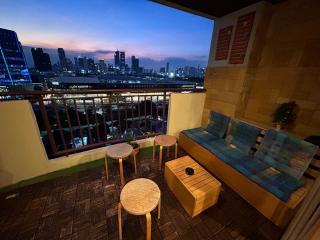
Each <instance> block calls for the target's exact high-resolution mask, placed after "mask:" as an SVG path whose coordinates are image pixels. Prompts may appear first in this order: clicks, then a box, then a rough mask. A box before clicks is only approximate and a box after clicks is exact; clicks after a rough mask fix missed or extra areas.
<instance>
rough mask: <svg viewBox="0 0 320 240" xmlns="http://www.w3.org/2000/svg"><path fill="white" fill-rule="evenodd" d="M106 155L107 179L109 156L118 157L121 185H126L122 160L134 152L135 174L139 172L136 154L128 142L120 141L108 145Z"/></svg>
mask: <svg viewBox="0 0 320 240" xmlns="http://www.w3.org/2000/svg"><path fill="white" fill-rule="evenodd" d="M106 149H107V150H106V156H105V167H106V175H107V179H109V171H108V157H110V158H113V159H118V161H119V172H120V180H121V186H124V184H125V179H124V176H123V166H122V161H123V159H124V158H126V157H128V156H130V155H131V154H133V160H134V170H135V174H137V160H136V154H135V152H134V151H133V148H132V146H131V145H130V144H128V143H119V144H115V145H111V146H108V147H107V148H106Z"/></svg>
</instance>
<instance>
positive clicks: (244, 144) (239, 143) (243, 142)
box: [228, 120, 260, 154]
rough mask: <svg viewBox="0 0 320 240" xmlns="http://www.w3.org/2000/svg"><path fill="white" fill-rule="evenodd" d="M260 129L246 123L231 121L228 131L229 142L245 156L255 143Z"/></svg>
mask: <svg viewBox="0 0 320 240" xmlns="http://www.w3.org/2000/svg"><path fill="white" fill-rule="evenodd" d="M259 133H260V129H259V128H257V127H255V126H252V125H249V124H247V123H244V122H241V121H237V120H232V123H231V131H230V136H228V138H230V142H231V143H232V144H234V145H235V146H236V147H237V148H239V149H240V150H241V151H243V152H244V153H246V154H249V153H250V151H251V148H252V147H253V146H254V144H255V143H256V140H257V137H258V135H259Z"/></svg>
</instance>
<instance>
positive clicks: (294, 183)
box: [249, 167, 304, 202]
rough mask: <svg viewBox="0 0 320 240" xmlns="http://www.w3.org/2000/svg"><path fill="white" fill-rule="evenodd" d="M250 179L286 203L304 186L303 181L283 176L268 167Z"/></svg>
mask: <svg viewBox="0 0 320 240" xmlns="http://www.w3.org/2000/svg"><path fill="white" fill-rule="evenodd" d="M249 178H250V179H251V180H253V181H254V182H256V183H257V184H258V185H260V186H261V187H263V188H264V189H266V190H267V191H268V192H270V193H272V194H273V195H275V196H276V197H278V198H279V199H281V200H282V201H285V202H286V201H288V199H289V198H290V195H291V194H292V193H293V192H294V191H296V190H297V189H298V188H300V187H301V186H302V185H303V184H304V182H303V181H302V180H297V179H296V178H294V177H291V176H288V175H286V174H283V173H282V172H280V171H278V170H277V169H275V168H273V167H268V168H266V169H265V170H263V171H261V172H260V173H257V174H254V175H251V176H249Z"/></svg>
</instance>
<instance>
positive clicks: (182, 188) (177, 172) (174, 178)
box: [164, 156, 221, 217]
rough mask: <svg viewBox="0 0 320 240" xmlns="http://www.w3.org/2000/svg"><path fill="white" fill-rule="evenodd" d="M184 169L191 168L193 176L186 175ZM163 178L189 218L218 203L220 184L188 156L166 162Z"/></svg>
mask: <svg viewBox="0 0 320 240" xmlns="http://www.w3.org/2000/svg"><path fill="white" fill-rule="evenodd" d="M186 167H192V168H193V169H194V175H192V176H190V175H187V174H186V172H185V169H186ZM164 177H165V180H166V182H167V184H168V186H169V188H170V189H171V191H172V192H173V193H174V194H175V196H176V197H177V198H178V200H179V201H180V203H181V204H182V206H183V207H184V209H185V210H186V212H187V213H188V214H189V215H190V216H191V217H194V216H196V215H198V214H199V213H201V212H202V211H204V210H206V209H207V208H209V207H211V206H213V205H214V204H215V203H216V202H217V201H218V198H219V194H220V189H221V183H220V182H219V181H218V180H217V179H215V178H214V177H213V176H212V175H211V174H210V173H208V172H207V171H206V170H205V169H204V168H203V167H202V166H200V165H199V164H198V163H197V162H196V161H194V160H193V159H192V158H191V157H189V156H185V157H181V158H178V159H175V160H172V161H169V162H166V164H165V170H164Z"/></svg>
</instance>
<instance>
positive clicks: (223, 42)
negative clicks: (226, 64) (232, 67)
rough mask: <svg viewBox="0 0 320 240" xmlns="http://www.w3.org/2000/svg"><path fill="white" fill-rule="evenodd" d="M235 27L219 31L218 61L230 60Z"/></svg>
mask: <svg viewBox="0 0 320 240" xmlns="http://www.w3.org/2000/svg"><path fill="white" fill-rule="evenodd" d="M232 28H233V26H228V27H225V28H221V29H220V30H219V35H218V40H217V48H216V60H225V59H227V58H228V53H229V48H230V42H231V36H232Z"/></svg>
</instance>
